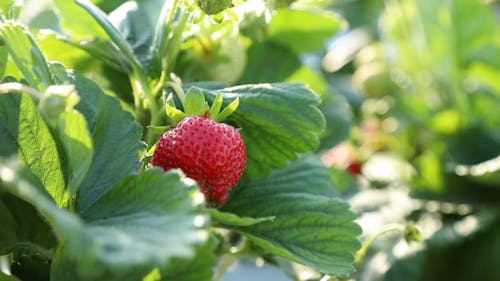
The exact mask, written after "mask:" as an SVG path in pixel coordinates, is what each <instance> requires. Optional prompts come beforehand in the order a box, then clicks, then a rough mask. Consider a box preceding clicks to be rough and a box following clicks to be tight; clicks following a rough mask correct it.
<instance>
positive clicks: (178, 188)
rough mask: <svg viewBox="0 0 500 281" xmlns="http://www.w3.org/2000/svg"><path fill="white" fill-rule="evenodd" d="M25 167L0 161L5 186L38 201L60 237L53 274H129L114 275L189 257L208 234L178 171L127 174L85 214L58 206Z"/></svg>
mask: <svg viewBox="0 0 500 281" xmlns="http://www.w3.org/2000/svg"><path fill="white" fill-rule="evenodd" d="M26 173H29V171H28V170H26V169H23V168H21V167H20V166H19V164H18V163H16V161H12V160H11V161H7V162H6V161H2V163H1V164H0V180H1V181H2V182H3V185H2V188H4V189H5V190H6V191H8V192H9V193H12V194H14V195H16V196H18V197H19V198H22V199H23V200H26V201H27V202H29V203H30V204H32V205H34V206H35V207H36V208H37V209H38V211H39V212H40V213H42V215H43V216H44V217H45V218H46V219H47V221H48V222H49V223H50V225H52V227H53V230H54V232H55V233H56V235H57V237H58V238H59V240H60V242H61V246H60V247H59V249H58V251H57V253H56V255H55V257H54V260H53V264H52V275H53V278H54V280H125V279H115V278H114V277H115V276H121V277H123V276H125V277H127V275H128V274H132V275H133V274H135V273H136V272H137V271H142V270H144V269H145V268H146V269H147V268H148V267H149V270H151V269H152V268H154V267H162V266H164V265H166V264H167V263H168V261H169V260H170V259H171V258H173V257H185V258H189V257H191V256H192V255H193V254H194V253H193V250H192V248H191V245H192V244H195V243H197V242H199V241H201V240H202V239H203V238H204V237H206V235H205V233H204V232H203V230H197V229H196V228H195V223H194V222H195V213H194V211H195V210H194V208H195V207H194V205H193V202H192V201H191V199H190V198H189V192H190V188H188V186H186V185H185V184H183V183H182V182H181V181H180V176H179V174H177V173H173V172H171V173H163V172H162V171H161V170H159V169H153V170H149V171H147V172H144V173H142V174H141V175H139V176H128V177H125V178H124V179H123V180H122V181H121V182H120V183H118V184H117V185H115V186H114V187H113V188H112V189H110V190H109V191H108V192H107V193H106V194H104V196H102V197H101V198H100V199H99V200H98V201H96V202H95V203H94V204H92V206H91V207H89V208H88V209H87V210H86V211H85V212H84V213H83V214H82V216H83V217H82V218H80V217H77V216H76V215H75V214H73V213H69V212H68V211H66V210H64V209H60V208H58V207H57V206H56V205H55V204H54V203H53V202H52V201H51V200H50V199H49V198H47V197H46V196H45V195H44V194H43V193H42V192H41V191H40V190H39V187H36V186H34V185H33V184H31V183H29V182H28V181H26V180H25V174H26ZM67 264H73V265H74V266H75V267H66V266H64V265H67ZM63 277H66V278H63ZM68 277H70V278H69V279H68ZM127 280H130V279H127ZM136 280H137V279H136Z"/></svg>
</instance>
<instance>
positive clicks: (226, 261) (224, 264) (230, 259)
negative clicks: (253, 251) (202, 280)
mask: <svg viewBox="0 0 500 281" xmlns="http://www.w3.org/2000/svg"><path fill="white" fill-rule="evenodd" d="M238 259H239V255H238V254H225V255H223V256H222V257H221V259H220V261H219V264H218V265H217V268H216V269H215V272H214V276H213V278H212V280H214V281H218V280H220V279H221V277H222V275H223V274H224V273H225V272H226V271H227V269H228V268H229V267H230V266H231V265H233V264H234V263H235V262H236V261H238Z"/></svg>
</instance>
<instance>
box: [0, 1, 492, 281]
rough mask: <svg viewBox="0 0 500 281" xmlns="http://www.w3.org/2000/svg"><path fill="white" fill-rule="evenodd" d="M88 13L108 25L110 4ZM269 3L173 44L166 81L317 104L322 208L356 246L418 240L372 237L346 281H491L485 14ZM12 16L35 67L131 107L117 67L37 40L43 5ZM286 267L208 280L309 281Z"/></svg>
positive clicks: (482, 5)
mask: <svg viewBox="0 0 500 281" xmlns="http://www.w3.org/2000/svg"><path fill="white" fill-rule="evenodd" d="M7 2H9V3H10V2H11V1H6V2H5V5H7V4H8V3H7ZM93 2H94V3H96V4H98V5H99V6H100V7H101V8H102V9H103V10H105V11H106V12H111V11H113V10H114V9H115V8H116V7H118V6H119V5H120V4H122V3H123V2H124V1H122V0H112V1H107V0H106V1H105V0H101V1H93ZM150 2H152V3H153V4H154V1H150ZM160 2H162V1H160ZM235 2H236V1H235ZM239 2H243V1H239ZM246 2H247V3H248V2H256V3H257V2H260V4H262V3H263V2H262V1H260V0H256V1H250V0H249V1H246ZM270 2H272V4H273V5H274V8H278V9H277V10H274V11H273V12H272V13H266V12H262V11H260V12H259V11H258V9H253V10H252V9H249V10H244V11H242V13H243V15H244V17H242V20H241V22H239V23H238V26H237V32H236V33H235V32H234V30H235V26H234V25H232V24H229V23H227V22H223V23H221V24H219V25H215V27H214V26H213V25H210V26H209V25H207V26H204V27H202V28H201V30H199V33H198V34H197V35H196V36H191V37H187V38H186V40H185V42H184V43H183V46H182V51H181V53H180V54H179V57H178V60H177V64H176V65H175V68H174V69H173V71H174V72H175V73H176V74H177V75H178V76H179V77H182V79H183V80H184V81H185V82H190V81H204V80H212V81H213V80H217V81H222V82H225V83H227V84H243V83H263V82H283V81H302V82H306V83H308V84H309V86H310V87H311V88H312V89H313V90H315V91H316V92H317V93H318V94H319V95H320V96H321V98H322V104H321V110H322V111H323V113H324V114H325V116H326V119H327V124H328V125H327V130H326V132H325V133H324V135H323V137H322V142H321V148H320V149H319V150H318V151H317V154H318V155H319V156H320V157H321V158H322V160H323V162H324V163H325V165H327V166H328V167H329V169H330V171H331V178H332V185H333V186H334V188H333V189H332V194H335V195H338V196H342V197H344V198H346V199H347V200H349V202H350V203H351V206H352V209H353V210H354V211H355V212H357V213H358V215H359V219H358V223H359V224H360V225H361V226H362V228H363V235H362V237H361V238H360V239H365V238H366V237H369V236H370V235H373V234H374V233H376V232H377V231H379V230H380V229H381V228H383V227H384V226H385V225H388V224H394V223H400V224H404V223H406V222H408V221H412V222H414V223H415V224H416V225H418V227H419V229H420V230H421V232H422V235H423V238H424V239H423V240H422V241H419V242H411V243H407V242H406V241H405V240H404V239H403V238H401V237H400V235H397V234H387V235H384V236H382V237H381V238H380V239H378V240H377V241H376V242H375V243H374V245H373V247H372V248H370V250H369V251H368V255H367V256H366V258H365V260H364V261H363V262H362V263H361V264H360V266H359V268H358V271H357V272H356V273H355V274H353V276H352V277H351V278H352V279H353V280H366V281H371V280H391V281H392V280H397V281H399V280H404V281H419V280H420V281H424V280H425V281H433V280H436V281H437V280H439V281H447V280H450V281H451V280H453V281H462V280H464V281H465V280H482V281H497V280H500V267H499V266H498V261H499V260H500V207H499V206H500V28H499V26H500V25H499V23H500V3H499V1H494V0H489V1H488V0H484V1H480V0H454V1H452V0H446V1H435V0H385V1H381V0H297V1H278V0H276V1H267V5H269V3H270ZM2 3H3V2H2ZM289 4H291V6H290V9H288V8H285V7H287V6H288V5H289ZM2 5H3V4H2ZM24 7H29V8H23V9H22V10H21V16H20V19H21V20H22V21H24V22H25V23H26V24H28V25H29V26H30V27H31V28H33V30H34V31H33V32H35V33H36V35H37V39H38V40H39V43H40V45H41V48H42V49H43V52H44V54H45V55H46V56H47V57H48V58H49V60H58V61H61V62H63V63H65V64H66V65H68V66H71V67H73V68H75V69H77V70H79V71H81V72H83V73H85V74H86V75H87V76H90V77H92V78H93V79H95V80H96V81H98V82H99V83H100V84H101V85H103V86H104V87H106V88H108V89H109V91H110V92H111V93H113V94H116V95H118V96H120V97H121V98H122V99H123V100H124V101H127V100H128V101H131V89H130V84H129V82H128V78H127V76H126V75H125V73H124V72H123V71H120V67H119V65H114V66H113V65H112V64H111V65H110V64H106V63H103V62H102V60H101V61H97V60H94V59H93V58H92V57H91V55H89V53H85V52H83V51H82V50H81V49H79V48H76V47H73V48H72V49H71V48H70V47H69V45H67V44H66V43H63V42H62V41H60V40H56V37H55V35H54V34H52V33H47V32H44V31H41V29H44V28H50V29H53V30H61V26H60V25H61V22H60V21H59V20H58V14H57V13H58V12H57V10H54V9H53V2H52V0H43V1H36V0H30V1H25V4H24ZM153 7H154V6H153ZM268 7H269V6H268ZM235 9H238V5H237V7H236V8H235ZM63 24H64V23H63ZM145 24H146V25H147V23H145ZM214 34H219V35H218V36H214ZM220 34H223V35H222V36H220ZM58 44H59V45H58ZM61 44H62V45H61ZM58 46H62V47H61V48H64V49H65V50H66V51H65V52H57V50H58ZM90 53H91V52H90ZM10 71H13V70H10ZM7 73H9V70H7ZM118 81H122V82H123V83H118ZM275 264H280V261H279V259H278V261H277V262H275ZM288 266H289V268H288V270H287V271H285V272H283V271H282V270H280V269H278V268H277V267H275V266H274V265H272V264H270V263H266V262H265V261H264V260H262V259H259V258H258V259H255V258H251V257H248V258H246V259H242V260H241V261H240V262H239V263H236V264H235V265H234V266H233V267H231V268H229V271H228V272H227V273H226V274H225V275H224V276H223V278H222V280H224V281H231V280H256V279H258V280H261V281H265V280H273V281H280V280H319V279H320V278H321V276H320V275H318V274H317V273H315V272H312V271H310V270H308V269H306V268H304V267H301V266H298V265H288ZM245 278H246V279H245Z"/></svg>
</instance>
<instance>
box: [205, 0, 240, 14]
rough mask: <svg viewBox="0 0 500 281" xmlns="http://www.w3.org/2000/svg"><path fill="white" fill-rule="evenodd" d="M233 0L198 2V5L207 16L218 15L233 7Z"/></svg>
mask: <svg viewBox="0 0 500 281" xmlns="http://www.w3.org/2000/svg"><path fill="white" fill-rule="evenodd" d="M231 4H232V0H196V5H198V7H200V9H202V10H203V12H204V13H205V14H207V15H215V14H218V13H220V12H222V11H224V10H225V9H227V8H229V6H231Z"/></svg>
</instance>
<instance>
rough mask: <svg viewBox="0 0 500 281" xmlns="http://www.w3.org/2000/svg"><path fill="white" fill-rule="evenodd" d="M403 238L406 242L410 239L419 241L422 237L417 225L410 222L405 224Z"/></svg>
mask: <svg viewBox="0 0 500 281" xmlns="http://www.w3.org/2000/svg"><path fill="white" fill-rule="evenodd" d="M404 238H405V240H406V242H407V243H410V242H411V241H420V240H422V239H423V237H422V233H421V232H420V230H419V229H418V227H417V226H416V225H415V224H413V223H411V222H410V223H407V224H406V225H405V230H404Z"/></svg>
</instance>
